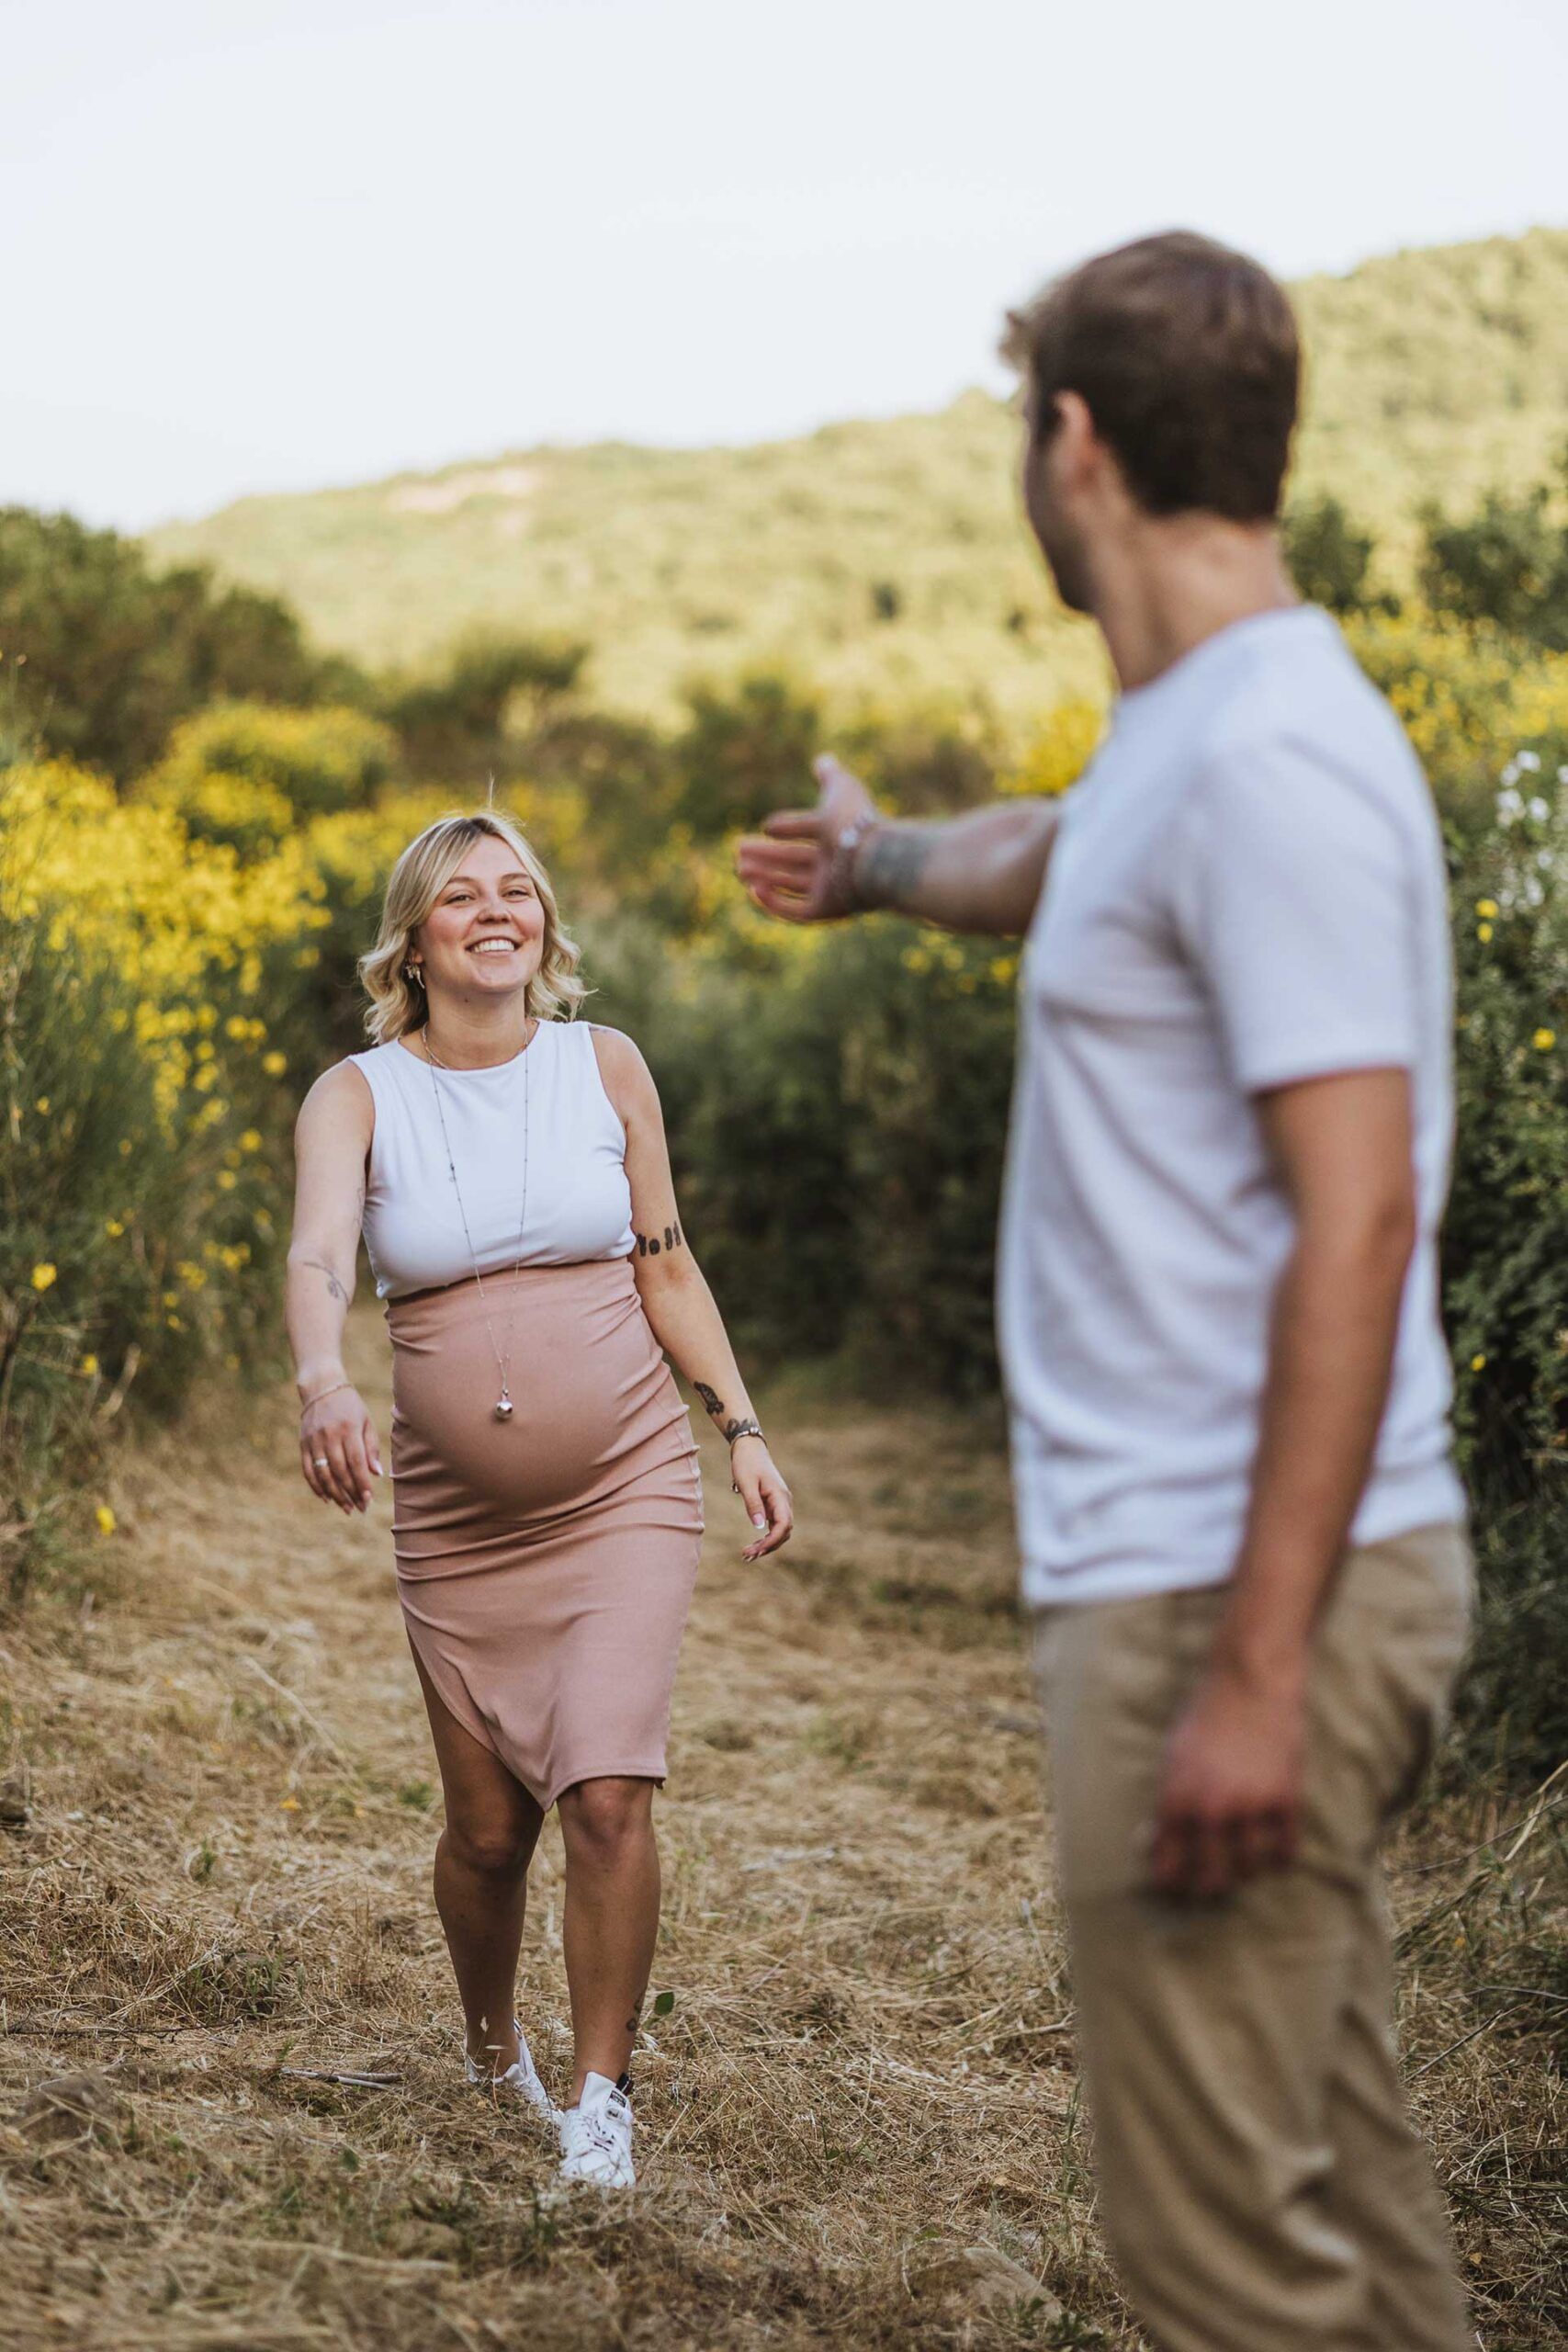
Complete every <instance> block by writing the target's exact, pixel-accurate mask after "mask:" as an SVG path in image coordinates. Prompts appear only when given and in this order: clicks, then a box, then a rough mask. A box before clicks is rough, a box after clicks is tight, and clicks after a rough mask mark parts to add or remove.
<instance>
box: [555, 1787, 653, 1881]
mask: <svg viewBox="0 0 1568 2352" xmlns="http://www.w3.org/2000/svg"><path fill="white" fill-rule="evenodd" d="M652 1820H653V1783H652V1781H618V1780H607V1781H579V1782H578V1783H577V1786H576V1787H575V1788H572V1789H568V1790H566V1791H565V1792H563V1794H562V1796H561V1799H560V1822H561V1835H562V1837H563V1838H564V1839H565V1841H566V1849H567V1856H568V1859H569V1860H579V1861H583V1862H587V1863H588V1864H590V1865H591V1866H592V1867H593V1868H596V1869H600V1870H604V1869H612V1868H614V1866H615V1863H616V1862H618V1861H620V1860H623V1859H624V1858H625V1857H626V1854H628V1853H629V1852H631V1851H632V1850H633V1849H635V1848H637V1847H638V1846H640V1845H641V1843H642V1841H643V1840H644V1839H645V1838H647V1836H648V1834H649V1828H650V1826H651V1825H652Z"/></svg>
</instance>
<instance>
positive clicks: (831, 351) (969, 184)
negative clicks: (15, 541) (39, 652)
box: [0, 0, 1568, 528]
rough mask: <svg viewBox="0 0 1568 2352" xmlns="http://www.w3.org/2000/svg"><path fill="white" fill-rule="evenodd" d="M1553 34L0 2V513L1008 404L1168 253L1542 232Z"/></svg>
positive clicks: (1392, 24) (1318, 4)
mask: <svg viewBox="0 0 1568 2352" xmlns="http://www.w3.org/2000/svg"><path fill="white" fill-rule="evenodd" d="M1565 88H1568V8H1564V7H1563V6H1562V0H1313V5H1312V6H1289V7H1285V6H1271V5H1270V0H1175V5H1170V0H1119V4H1118V0H1073V5H1072V6H1061V5H1059V0H504V4H503V0H446V5H442V0H424V5H423V6H417V7H415V6H409V5H407V0H378V5H370V0H0V220H4V223H5V231H6V237H5V244H6V259H5V265H4V279H3V292H0V322H4V329H5V340H6V362H5V365H4V366H3V367H0V500H6V499H14V500H22V501H25V502H27V503H32V504H38V505H66V506H70V507H72V508H73V509H75V510H76V511H77V512H78V513H80V514H82V515H85V516H86V517H87V518H89V519H90V520H93V521H98V522H112V523H116V524H118V525H120V526H124V527H129V528H136V527H139V526H142V525H145V524H147V523H150V522H152V521H155V520H158V519H161V518H163V517H164V516H166V515H175V514H195V513H199V512H202V511H203V510H205V509H207V508H209V507H211V506H213V505H216V504H218V503H221V502H223V501H225V500H227V499H229V498H232V497H236V496H238V495H240V494H242V493H243V492H246V491H253V490H265V489H282V488H299V489H309V488H315V487H318V486H320V485H321V484H323V483H327V482H332V481H361V480H367V479H371V478H374V477H377V476H379V475H382V474H386V473H389V472H391V471H393V470H395V469H399V468H402V467H430V466H434V465H437V464H441V463H443V462H446V461H447V460H449V459H451V458H463V457H481V456H486V455H490V454H491V453H493V452H495V451H498V450H501V449H503V448H508V447H520V446H525V445H527V444H530V443H533V442H536V441H541V440H550V439H557V440H570V441H580V440H592V439H597V438H599V437H601V436H604V435H619V436H622V437H625V438H627V439H633V440H644V441H665V442H687V443H704V442H709V441H718V440H728V441H747V440H752V439H758V438H763V437H771V436H773V435H781V434H787V433H793V432H796V431H799V430H802V429H804V428H807V427H809V426H811V425H813V424H819V423H821V422H823V421H824V420H825V419H828V418H829V417H837V416H847V415H857V414H886V413H893V412H896V411H898V410H901V409H909V408H926V407H934V406H937V405H939V404H941V403H942V401H946V400H948V399H950V398H951V397H952V396H953V393H954V392H956V391H958V390H961V389H962V388H963V387H964V385H965V384H970V383H975V382H987V383H996V384H999V383H1001V382H1002V381H1003V380H1004V379H1003V377H1002V375H1001V373H1000V371H999V370H998V368H997V367H996V365H995V363H994V361H993V359H992V356H991V355H992V350H993V346H994V343H995V338H996V330H997V322H998V313H999V311H1000V309H1001V307H1002V305H1003V304H1004V302H1006V301H1008V300H1011V299H1015V298H1016V297H1018V296H1019V295H1021V294H1022V293H1025V292H1027V291H1029V290H1030V289H1031V288H1032V286H1033V285H1034V283H1035V282H1036V281H1037V280H1038V279H1040V278H1041V277H1043V276H1045V275H1047V274H1048V273H1049V272H1050V271H1052V270H1053V269H1055V268H1058V267H1060V266H1063V265H1064V264H1066V263H1067V262H1069V261H1071V260H1074V259H1076V258H1077V257H1078V256H1079V255H1081V254H1085V253H1087V252H1089V251H1092V250H1093V249H1094V248H1096V247H1097V246H1100V245H1103V244H1106V243H1111V242H1113V241H1116V240H1119V239H1121V238H1122V237H1124V236H1127V235H1132V234H1135V233H1137V232H1141V231H1145V230H1148V229H1153V228H1162V227H1167V226H1170V225H1172V224H1174V223H1177V222H1180V223H1184V224H1188V225H1191V226H1194V227H1198V228H1201V229H1206V230H1209V231H1211V232H1214V233H1217V234H1219V235H1223V236H1225V237H1227V238H1230V239H1231V240H1233V241H1234V242H1235V243H1240V244H1243V245H1245V246H1247V248H1248V249H1249V250H1251V251H1252V252H1254V253H1256V254H1258V255H1259V256H1260V257H1261V258H1262V259H1264V260H1265V261H1267V262H1269V264H1271V265H1272V266H1274V267H1276V268H1277V269H1279V270H1280V271H1281V272H1282V273H1285V274H1287V275H1295V274H1298V273H1301V272H1303V271H1306V270H1310V269H1316V268H1335V269H1337V268H1342V267H1345V266H1348V265H1349V264H1351V263H1352V262H1355V261H1357V260H1359V259H1361V258H1363V257H1364V256H1365V255H1367V254H1373V253H1381V252H1386V251H1389V250H1392V249H1393V248H1394V247H1397V246H1399V245H1402V244H1427V243H1438V242H1442V241H1445V240H1450V239H1457V238H1462V237H1472V236H1480V235H1485V234H1489V233H1492V232H1511V231H1516V230H1518V229H1520V228H1523V227H1526V226H1528V225H1529V223H1531V222H1532V221H1537V220H1558V221H1562V220H1568V164H1565V163H1564V160H1563V158H1564V141H1563V136H1562V96H1563V91H1564V89H1565Z"/></svg>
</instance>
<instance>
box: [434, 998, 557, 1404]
mask: <svg viewBox="0 0 1568 2352" xmlns="http://www.w3.org/2000/svg"><path fill="white" fill-rule="evenodd" d="M538 1034H539V1023H538V1022H537V1020H536V1021H535V1023H534V1035H533V1036H532V1037H530V1038H529V1040H528V1043H527V1044H526V1045H525V1046H524V1048H523V1051H522V1053H521V1054H520V1055H519V1056H518V1057H517V1058H518V1059H519V1060H520V1061H521V1062H522V1064H523V1206H522V1209H521V1211H520V1212H519V1215H518V1218H517V1257H516V1261H515V1262H514V1264H513V1269H512V1272H513V1279H514V1280H515V1277H516V1275H517V1272H518V1271H519V1269H520V1268H521V1266H522V1263H523V1232H524V1227H525V1226H526V1224H527V1221H528V1057H529V1056H530V1054H531V1053H532V1052H533V1050H534V1044H535V1040H536V1038H537V1036H538ZM421 1035H423V1039H424V1052H425V1066H426V1068H427V1069H429V1071H430V1084H431V1089H432V1091H433V1092H434V1096H435V1115H436V1117H437V1118H438V1119H439V1120H440V1122H441V1141H442V1143H443V1145H444V1146H445V1148H446V1166H447V1169H448V1170H449V1172H450V1174H451V1178H452V1190H453V1191H454V1192H455V1193H457V1215H458V1216H459V1217H461V1219H462V1221H463V1238H464V1240H465V1241H466V1242H467V1243H468V1262H469V1264H470V1265H471V1266H472V1267H473V1270H474V1281H475V1283H477V1284H478V1286H479V1312H480V1313H481V1314H482V1315H483V1317H484V1321H485V1329H486V1330H487V1331H488V1332H489V1333H490V1345H491V1354H492V1355H493V1356H494V1358H495V1368H496V1370H497V1372H498V1373H499V1374H501V1394H500V1396H499V1397H497V1398H496V1400H495V1404H494V1407H493V1408H492V1410H493V1414H494V1418H495V1419H497V1420H498V1421H509V1420H510V1419H512V1414H513V1404H512V1393H511V1390H510V1388H509V1387H508V1385H507V1374H508V1373H509V1372H510V1370H511V1365H512V1334H513V1328H514V1326H515V1324H516V1320H517V1301H516V1295H515V1292H513V1303H512V1312H511V1314H510V1315H509V1316H508V1317H507V1323H506V1354H505V1357H504V1358H503V1357H502V1352H501V1350H500V1349H499V1348H498V1347H497V1346H496V1344H495V1329H494V1326H493V1325H492V1324H491V1319H490V1309H489V1307H488V1306H486V1305H485V1303H484V1296H485V1288H484V1283H482V1282H481V1281H480V1279H479V1260H478V1258H477V1257H476V1256H475V1254H474V1240H473V1236H472V1234H471V1233H470V1232H469V1231H468V1212H467V1211H466V1209H465V1208H464V1206H463V1190H462V1186H461V1185H460V1184H459V1183H458V1182H457V1161H456V1160H455V1159H453V1157H452V1140H451V1137H450V1136H448V1135H447V1133H446V1113H445V1111H443V1109H442V1107H441V1088H440V1085H439V1083H438V1081H437V1080H436V1076H435V1073H436V1071H437V1070H438V1069H445V1070H446V1075H447V1077H448V1078H451V1077H454V1076H456V1075H457V1073H456V1072H454V1071H452V1070H450V1069H446V1063H445V1062H444V1061H438V1060H437V1059H436V1057H435V1055H434V1053H433V1052H432V1051H431V1046H430V1032H429V1030H428V1028H427V1029H425V1030H423V1031H422V1032H421Z"/></svg>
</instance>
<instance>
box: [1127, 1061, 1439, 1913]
mask: <svg viewBox="0 0 1568 2352" xmlns="http://www.w3.org/2000/svg"><path fill="white" fill-rule="evenodd" d="M1258 1113H1259V1116H1260V1118H1261V1120H1262V1124H1263V1128H1264V1132H1265V1135H1266V1136H1267V1138H1268V1140H1269V1145H1270V1148H1271V1149H1272V1151H1273V1153H1274V1156H1275V1159H1276V1162H1277V1164H1278V1167H1279V1170H1280V1177H1281V1181H1282V1182H1283V1184H1284V1186H1285V1189H1286V1191H1287V1193H1289V1196H1290V1200H1291V1204H1292V1209H1293V1211H1294V1215H1295V1219H1296V1239H1295V1246H1294V1249H1293V1250H1292V1253H1291V1257H1290V1260H1289V1261H1288V1263H1287V1265H1286V1268H1285V1271H1284V1273H1283V1275H1282V1276H1281V1278H1280V1284H1279V1288H1278V1290H1277V1292H1276V1294H1275V1297H1274V1304H1273V1314H1272V1318H1271V1327H1270V1337H1269V1375H1268V1383H1267V1386H1266V1389H1265V1392H1264V1399H1263V1413H1262V1426H1261V1432H1260V1440H1259V1445H1258V1457H1257V1462H1256V1465H1255V1468H1254V1472H1253V1484H1252V1497H1251V1506H1250V1510H1249V1511H1248V1515H1247V1529H1246V1533H1245V1536H1244V1538H1243V1543H1242V1551H1241V1557H1240V1560H1239V1562H1238V1564H1237V1567H1236V1572H1235V1578H1234V1580H1233V1582H1232V1585H1231V1588H1230V1596H1229V1600H1228V1602H1227V1605H1226V1608H1225V1611H1224V1616H1223V1618H1222V1620H1221V1623H1220V1629H1219V1634H1218V1638H1217V1640H1216V1643H1215V1646H1214V1652H1213V1658H1212V1661H1211V1663H1210V1668H1209V1671H1208V1674H1207V1676H1206V1678H1205V1679H1204V1682H1203V1684H1202V1686H1201V1690H1200V1691H1199V1692H1198V1695H1197V1697H1196V1698H1195V1699H1194V1701H1193V1702H1192V1704H1191V1705H1190V1708H1189V1710H1188V1712H1187V1713H1186V1714H1185V1715H1184V1716H1183V1717H1182V1718H1181V1720H1180V1721H1179V1724H1177V1727H1176V1730H1175V1732H1174V1733H1173V1735H1172V1738H1171V1743H1170V1747H1169V1751H1168V1756H1167V1759H1166V1771H1165V1781H1164V1785H1163V1788H1162V1791H1161V1796H1160V1804H1159V1810H1158V1815H1157V1819H1156V1831H1155V1840H1154V1847H1153V1851H1152V1855H1151V1863H1152V1872H1153V1877H1154V1881H1155V1883H1156V1885H1157V1886H1160V1887H1163V1888H1164V1889H1166V1890H1167V1891H1168V1892H1169V1893H1172V1894H1224V1892H1225V1891H1226V1890H1227V1889H1228V1888H1229V1887H1230V1886H1232V1885H1234V1884H1235V1883H1236V1882H1237V1881H1238V1880H1241V1879H1244V1878H1247V1877H1250V1876H1251V1875H1252V1873H1253V1872H1254V1871H1259V1870H1267V1869H1269V1868H1272V1867H1274V1866H1276V1865H1277V1864H1280V1863H1283V1862H1286V1861H1288V1860H1290V1859H1291V1856H1292V1853H1293V1851H1294V1849H1295V1840H1296V1820H1297V1812H1298V1808H1299V1804H1300V1798H1301V1781H1302V1768H1303V1750H1304V1747H1305V1736H1306V1690H1307V1670H1308V1664H1309V1660H1310V1656H1311V1639H1312V1632H1313V1627H1314V1623H1315V1622H1316V1619H1317V1616H1318V1612H1319V1611H1320V1610H1321V1608H1322V1606H1323V1604H1324V1602H1325V1600H1326V1598H1327V1596H1328V1591H1329V1589H1330V1586H1331V1584H1332V1581H1333V1577H1334V1573H1335V1570H1336V1568H1337V1566H1338V1563H1339V1560H1340V1558H1341V1556H1342V1555H1343V1552H1344V1548H1345V1543H1346V1538H1347V1536H1348V1531H1349V1527H1350V1522H1351V1520H1352V1519H1353V1517H1354V1515H1355V1511H1356V1506H1357V1504H1358V1502H1359V1499H1360V1495H1361V1490H1362V1488H1363V1487H1364V1486H1365V1484H1366V1480H1367V1475H1368V1472H1369V1470H1370V1468H1371V1461H1372V1454H1373V1450H1374V1448H1375V1445H1376V1442H1377V1433H1378V1428H1379V1425H1380V1423H1381V1421H1382V1414H1383V1408H1384V1405H1385V1403H1386V1400H1387V1397H1388V1388H1389V1380H1390V1375H1391V1372H1392V1368H1393V1350H1394V1342H1395V1339H1396V1336H1397V1333H1398V1328H1399V1309H1400V1301H1401V1298H1402V1296H1403V1294H1404V1278H1405V1271H1406V1268H1407V1267H1408V1265H1409V1262H1410V1253H1411V1250H1412V1247H1413V1246H1414V1242H1415V1238H1416V1196H1415V1177H1414V1173H1413V1163H1412V1139H1411V1107H1410V1081H1409V1078H1408V1076H1407V1074H1406V1072H1405V1071H1404V1069H1365V1070H1354V1071H1349V1072H1346V1073H1342V1074H1340V1075H1337V1076H1333V1077H1325V1078H1319V1079H1313V1080H1306V1081H1304V1082H1302V1083H1298V1084H1294V1085H1289V1086H1281V1087H1280V1088H1279V1089H1277V1090H1276V1091H1271V1092H1269V1093H1266V1094H1263V1095H1260V1096H1259V1097H1258Z"/></svg>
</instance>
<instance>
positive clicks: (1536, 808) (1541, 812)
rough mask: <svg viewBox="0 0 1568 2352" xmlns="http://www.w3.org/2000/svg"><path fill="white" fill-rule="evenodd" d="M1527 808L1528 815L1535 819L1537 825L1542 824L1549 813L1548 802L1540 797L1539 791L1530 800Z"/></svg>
mask: <svg viewBox="0 0 1568 2352" xmlns="http://www.w3.org/2000/svg"><path fill="white" fill-rule="evenodd" d="M1529 809H1530V815H1531V816H1532V817H1533V818H1534V819H1535V820H1536V823H1537V824H1538V825H1543V824H1544V823H1545V822H1546V820H1547V819H1548V817H1550V816H1551V806H1550V804H1549V803H1548V802H1547V801H1544V800H1543V799H1542V798H1541V797H1540V793H1537V795H1536V797H1535V798H1534V799H1533V800H1532V801H1531V802H1530V805H1529Z"/></svg>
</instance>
